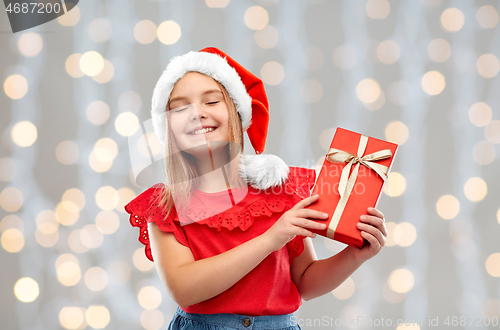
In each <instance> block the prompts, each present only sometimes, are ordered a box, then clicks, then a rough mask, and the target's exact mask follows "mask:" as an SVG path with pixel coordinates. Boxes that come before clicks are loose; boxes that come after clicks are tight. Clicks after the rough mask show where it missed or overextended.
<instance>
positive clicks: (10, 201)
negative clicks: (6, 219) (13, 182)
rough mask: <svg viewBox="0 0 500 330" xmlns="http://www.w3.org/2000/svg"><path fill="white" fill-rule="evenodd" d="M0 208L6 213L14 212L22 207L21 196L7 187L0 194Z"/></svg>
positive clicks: (18, 192)
mask: <svg viewBox="0 0 500 330" xmlns="http://www.w3.org/2000/svg"><path fill="white" fill-rule="evenodd" d="M0 206H1V207H2V208H3V209H4V210H5V211H7V212H16V211H18V210H19V209H20V208H21V206H23V194H22V193H21V192H20V191H19V190H18V189H16V188H14V187H8V188H5V189H4V190H2V192H1V193H0Z"/></svg>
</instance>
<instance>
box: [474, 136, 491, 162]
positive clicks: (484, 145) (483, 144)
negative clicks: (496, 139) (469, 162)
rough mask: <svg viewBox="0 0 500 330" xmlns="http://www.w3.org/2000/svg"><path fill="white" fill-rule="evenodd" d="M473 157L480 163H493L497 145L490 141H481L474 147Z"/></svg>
mask: <svg viewBox="0 0 500 330" xmlns="http://www.w3.org/2000/svg"><path fill="white" fill-rule="evenodd" d="M472 157H473V158H474V161H475V162H476V163H478V164H479V165H488V164H491V163H492V162H493V161H494V160H495V157H496V151H495V146H494V145H493V144H491V143H490V142H488V141H479V142H478V143H476V144H475V145H474V148H473V149H472Z"/></svg>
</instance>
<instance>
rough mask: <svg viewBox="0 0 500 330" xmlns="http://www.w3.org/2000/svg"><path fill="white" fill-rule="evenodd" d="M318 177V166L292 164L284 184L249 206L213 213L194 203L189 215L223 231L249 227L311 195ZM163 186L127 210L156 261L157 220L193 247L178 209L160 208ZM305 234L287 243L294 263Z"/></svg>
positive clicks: (160, 226)
mask: <svg viewBox="0 0 500 330" xmlns="http://www.w3.org/2000/svg"><path fill="white" fill-rule="evenodd" d="M314 180H315V171H314V170H310V169H305V168H297V167H290V172H289V175H288V178H287V180H286V181H285V183H284V184H283V185H282V186H281V187H276V188H274V189H269V190H268V191H265V192H267V193H269V195H267V197H264V198H262V197H260V196H259V199H257V200H256V201H255V202H252V203H251V204H249V205H248V206H247V207H245V208H242V207H238V205H236V206H235V207H233V208H231V209H230V210H228V211H226V212H223V213H218V214H215V215H212V214H210V211H209V210H207V209H206V208H195V207H191V208H190V210H189V212H188V214H187V215H188V217H189V218H190V219H191V220H192V221H193V222H197V223H199V224H205V225H207V226H209V227H211V228H216V229H217V231H221V230H222V227H224V228H227V229H229V230H233V229H234V228H236V227H239V228H240V229H241V230H243V231H246V230H247V229H248V228H249V227H250V226H251V225H252V224H253V222H254V219H255V218H257V217H262V216H267V217H270V216H272V214H273V213H276V212H284V211H287V210H289V209H290V208H292V207H293V205H295V204H296V203H297V202H298V201H300V200H302V199H303V198H305V197H307V196H309V191H310V190H311V189H312V186H313V184H314ZM162 189H164V185H163V184H161V183H159V184H156V185H154V186H152V187H151V188H149V189H148V190H146V191H145V192H143V193H142V194H141V195H139V196H138V197H136V198H135V199H133V200H132V201H131V202H130V203H129V204H127V205H126V206H125V210H126V211H127V212H128V213H129V214H130V223H131V225H132V226H134V227H139V229H140V235H139V241H140V242H141V243H142V244H144V245H145V253H146V256H147V257H148V259H149V260H151V261H153V257H152V255H151V247H150V243H149V234H148V228H147V223H148V222H156V224H157V226H158V228H160V230H162V231H165V232H173V233H174V234H175V237H176V239H177V240H178V241H179V243H181V244H183V245H185V246H188V247H189V244H188V241H187V237H186V234H185V232H184V230H183V229H182V227H181V225H180V224H179V225H177V224H175V223H174V221H177V222H179V219H178V217H177V214H176V213H175V209H174V210H173V211H172V212H171V213H170V214H169V216H168V217H165V213H162V212H161V211H160V210H159V209H158V200H159V198H160V197H161V195H160V193H161V192H162ZM231 210H232V212H231ZM304 238H305V236H296V237H295V238H294V239H293V240H292V241H290V242H288V243H287V249H288V252H289V256H290V265H291V264H292V263H293V258H295V257H296V256H299V255H300V254H301V253H302V252H303V251H304V242H303V239H304Z"/></svg>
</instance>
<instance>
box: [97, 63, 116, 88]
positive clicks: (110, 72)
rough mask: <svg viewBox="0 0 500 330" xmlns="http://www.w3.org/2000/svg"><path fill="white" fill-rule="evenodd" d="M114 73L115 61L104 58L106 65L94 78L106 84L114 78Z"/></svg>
mask: <svg viewBox="0 0 500 330" xmlns="http://www.w3.org/2000/svg"><path fill="white" fill-rule="evenodd" d="M114 75H115V67H114V66H113V63H111V62H110V61H108V60H104V67H103V68H102V70H101V72H99V73H98V74H97V75H95V76H93V77H92V79H94V81H96V82H98V83H99V84H105V83H107V82H109V81H110V80H111V79H113V76H114Z"/></svg>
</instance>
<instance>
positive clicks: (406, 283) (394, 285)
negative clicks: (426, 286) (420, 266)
mask: <svg viewBox="0 0 500 330" xmlns="http://www.w3.org/2000/svg"><path fill="white" fill-rule="evenodd" d="M414 283H415V282H414V278H413V274H412V272H410V271H409V270H408V269H405V268H400V269H396V270H394V271H392V272H391V274H390V275H389V281H388V284H389V288H391V290H392V291H394V292H397V293H406V292H408V291H410V290H411V288H412V287H413V284H414Z"/></svg>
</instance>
